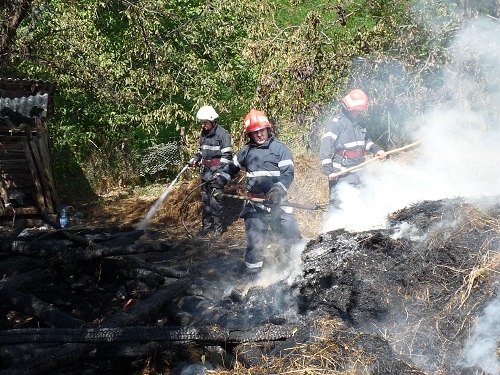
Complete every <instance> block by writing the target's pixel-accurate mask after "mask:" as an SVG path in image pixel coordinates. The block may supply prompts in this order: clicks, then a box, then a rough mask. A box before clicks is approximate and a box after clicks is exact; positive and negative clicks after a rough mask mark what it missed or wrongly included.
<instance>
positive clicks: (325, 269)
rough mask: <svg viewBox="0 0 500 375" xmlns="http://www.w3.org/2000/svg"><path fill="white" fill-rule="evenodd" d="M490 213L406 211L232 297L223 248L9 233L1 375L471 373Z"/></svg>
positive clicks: (326, 237)
mask: <svg viewBox="0 0 500 375" xmlns="http://www.w3.org/2000/svg"><path fill="white" fill-rule="evenodd" d="M499 219H500V205H499V204H498V203H497V199H482V200H478V201H472V200H465V199H458V198H457V199H447V200H441V201H426V202H420V203H417V204H415V205H413V206H411V207H407V208H405V209H402V210H400V211H398V212H395V213H394V214H392V215H391V216H390V217H389V220H388V227H387V229H377V230H372V231H366V232H360V233H349V232H346V231H344V230H336V231H332V232H328V233H324V234H322V235H320V236H318V237H317V238H316V239H313V240H310V241H309V242H308V243H307V245H306V246H305V248H304V250H303V251H302V254H301V255H299V256H300V259H301V268H300V270H296V269H295V266H294V265H297V263H292V265H288V266H287V267H284V268H288V272H284V275H285V276H284V277H281V278H279V279H278V280H276V281H275V282H273V283H268V284H259V283H258V282H257V284H256V285H254V286H250V287H249V288H248V289H247V290H246V291H245V293H241V294H237V295H235V293H234V292H235V286H236V285H237V284H238V282H239V279H240V276H241V270H242V267H243V264H242V260H241V259H242V257H241V256H238V255H235V254H234V253H233V254H231V253H229V255H228V253H227V246H228V243H227V242H225V243H216V242H208V241H205V242H203V241H197V242H196V241H195V240H193V239H186V240H179V241H177V242H168V241H161V240H158V239H155V240H151V239H150V238H149V236H150V234H145V233H144V232H143V231H138V230H134V229H132V228H129V229H126V228H122V229H119V230H118V229H113V228H108V229H84V228H68V229H66V230H40V229H38V230H37V229H33V230H23V231H22V232H21V233H19V231H18V232H16V231H13V232H12V233H10V234H9V235H6V236H3V238H1V245H0V251H1V252H0V255H1V257H2V262H1V263H0V268H1V272H2V275H4V278H3V280H2V281H0V299H1V300H2V310H1V317H2V319H1V322H0V324H1V326H0V328H1V331H0V361H1V362H0V363H1V368H2V371H1V372H0V373H1V374H4V373H5V374H40V373H53V374H80V373H83V372H85V373H103V372H105V373H116V374H118V373H120V374H133V373H138V372H140V371H143V370H144V369H145V368H146V367H148V366H149V371H151V372H152V373H169V374H170V373H171V374H177V373H179V374H181V373H183V369H184V370H185V369H186V366H187V365H186V364H198V365H200V366H201V365H202V364H203V365H204V366H205V367H204V368H205V369H207V368H208V369H209V370H207V371H206V372H205V373H212V374H228V373H284V372H286V371H294V372H295V373H324V372H325V371H330V373H333V372H338V373H342V372H346V373H357V374H431V373H432V374H434V373H440V374H479V373H484V372H481V371H482V370H481V369H479V368H477V367H474V366H472V365H467V364H464V363H461V362H460V361H457V358H461V357H463V348H464V345H465V342H466V340H467V338H468V337H470V336H471V335H472V331H473V329H474V326H475V322H476V320H477V318H478V317H479V316H480V315H481V313H482V311H483V310H484V307H485V305H486V304H487V303H488V301H490V300H491V299H492V298H495V297H496V293H497V291H498V280H497V276H495V275H496V274H497V273H498V265H499V264H500V256H499V254H498V248H499V245H500V244H499V239H500V236H499V231H500V226H499V223H500V221H499ZM193 241H194V242H193ZM285 271H287V270H285ZM297 271H298V272H297ZM236 297H237V298H236ZM496 351H497V354H496V355H497V356H498V343H497V347H496ZM152 364H154V365H152ZM155 371H156V372H155ZM229 371H230V372H229ZM238 371H241V372H238ZM315 371H316V372H315ZM321 371H323V372H321ZM184 373H186V372H184ZM189 373H193V372H189Z"/></svg>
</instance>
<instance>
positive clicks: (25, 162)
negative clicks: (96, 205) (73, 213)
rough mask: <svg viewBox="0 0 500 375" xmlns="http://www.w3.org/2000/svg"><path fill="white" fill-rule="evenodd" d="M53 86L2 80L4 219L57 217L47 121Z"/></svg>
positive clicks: (0, 151)
mask: <svg viewBox="0 0 500 375" xmlns="http://www.w3.org/2000/svg"><path fill="white" fill-rule="evenodd" d="M54 91H55V86H54V84H52V83H50V82H45V81H37V80H27V79H10V78H0V175H1V185H0V198H1V203H2V204H1V205H0V219H2V220H3V221H5V219H9V218H12V219H13V220H15V218H16V217H18V218H28V219H29V218H35V219H42V220H43V219H44V218H46V217H49V216H50V215H53V214H56V213H57V212H58V211H59V202H58V197H57V193H56V188H55V184H54V178H53V174H52V164H51V158H50V151H49V134H48V127H47V125H46V124H45V121H44V120H45V119H46V118H47V117H48V116H51V115H52V114H53V112H54V104H53V96H54Z"/></svg>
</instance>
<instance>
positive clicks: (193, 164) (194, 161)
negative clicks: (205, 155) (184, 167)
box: [188, 158, 199, 167]
mask: <svg viewBox="0 0 500 375" xmlns="http://www.w3.org/2000/svg"><path fill="white" fill-rule="evenodd" d="M198 163H199V161H198V160H196V159H195V158H191V159H190V160H189V161H188V164H189V166H190V167H196V166H197V165H198Z"/></svg>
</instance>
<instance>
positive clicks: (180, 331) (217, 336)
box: [0, 324, 297, 345]
mask: <svg viewBox="0 0 500 375" xmlns="http://www.w3.org/2000/svg"><path fill="white" fill-rule="evenodd" d="M295 332H297V327H295V326H277V325H273V324H266V325H264V326H259V327H251V326H250V327H242V328H224V327H217V326H205V327H123V328H121V327H118V328H87V329H71V328H67V329H58V328H25V329H9V330H5V331H0V344H9V345H11V344H25V343H45V344H46V343H60V344H62V343H110V342H133V341H135V342H150V341H189V342H196V343H199V344H208V345H222V344H225V343H229V344H239V343H243V342H262V341H265V342H268V341H276V340H285V339H287V338H289V337H291V336H293V335H294V333H295Z"/></svg>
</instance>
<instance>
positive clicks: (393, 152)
mask: <svg viewBox="0 0 500 375" xmlns="http://www.w3.org/2000/svg"><path fill="white" fill-rule="evenodd" d="M424 139H425V138H422V139H420V140H418V141H416V142H413V143H410V144H409V145H406V146H403V147H400V148H395V149H394V150H389V151H387V152H386V153H385V154H386V155H390V154H395V153H396V152H401V151H404V150H407V149H409V148H412V147H415V146H416V145H418V144H419V143H421V142H422V141H423V140H424ZM379 159H380V158H379V157H378V156H375V157H373V158H371V159H368V160H366V161H364V162H363V163H360V164H358V165H355V166H354V167H350V168H346V169H344V170H342V171H340V172H337V173H335V174H331V175H329V176H328V177H330V178H335V177H338V176H342V175H343V174H346V173H349V172H352V171H354V170H356V169H359V168H361V167H364V166H365V165H366V164H369V163H371V162H373V161H375V160H379Z"/></svg>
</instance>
